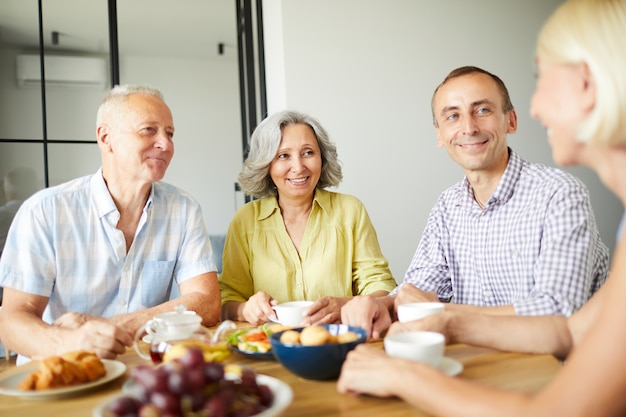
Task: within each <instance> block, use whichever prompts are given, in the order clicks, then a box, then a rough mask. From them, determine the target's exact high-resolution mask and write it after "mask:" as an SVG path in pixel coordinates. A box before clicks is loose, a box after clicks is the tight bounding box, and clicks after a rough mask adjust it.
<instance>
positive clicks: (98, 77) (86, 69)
mask: <svg viewBox="0 0 626 417" xmlns="http://www.w3.org/2000/svg"><path fill="white" fill-rule="evenodd" d="M44 60H45V61H44V63H45V71H46V72H45V78H46V86H63V87H81V86H82V87H104V85H105V83H106V80H107V70H106V62H105V60H104V58H99V57H82V56H59V55H45V56H44ZM16 67H17V68H16V69H17V71H16V73H17V84H18V86H20V87H28V86H39V85H40V84H41V66H40V63H39V55H17V56H16Z"/></svg>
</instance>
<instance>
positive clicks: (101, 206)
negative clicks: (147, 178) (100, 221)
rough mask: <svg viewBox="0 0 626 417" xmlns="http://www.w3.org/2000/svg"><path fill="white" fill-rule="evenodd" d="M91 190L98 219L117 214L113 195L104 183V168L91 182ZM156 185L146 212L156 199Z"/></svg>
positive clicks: (152, 189)
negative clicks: (113, 213)
mask: <svg viewBox="0 0 626 417" xmlns="http://www.w3.org/2000/svg"><path fill="white" fill-rule="evenodd" d="M89 186H90V188H91V195H92V196H93V200H94V202H95V207H96V210H97V212H98V217H103V216H106V215H107V214H109V213H112V212H117V211H118V210H117V206H116V205H115V202H114V201H113V197H111V193H110V192H109V189H108V188H107V185H106V183H105V182H104V177H103V176H102V167H100V169H98V172H96V173H95V174H94V175H93V176H92V177H91V180H90V184H89ZM154 192H155V188H154V184H152V188H151V189H150V195H149V196H148V201H147V202H146V205H145V207H144V211H146V210H147V209H148V208H149V207H150V206H151V205H152V200H153V198H154Z"/></svg>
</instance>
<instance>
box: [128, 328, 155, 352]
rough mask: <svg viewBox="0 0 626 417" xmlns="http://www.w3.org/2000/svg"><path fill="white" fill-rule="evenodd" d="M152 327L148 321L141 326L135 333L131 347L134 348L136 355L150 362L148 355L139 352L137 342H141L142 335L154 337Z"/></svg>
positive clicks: (139, 348)
mask: <svg viewBox="0 0 626 417" xmlns="http://www.w3.org/2000/svg"><path fill="white" fill-rule="evenodd" d="M152 325H153V321H152V320H150V321H148V322H147V323H146V324H144V325H143V326H141V327H140V328H139V329H138V330H137V332H136V333H135V339H134V340H133V347H134V348H135V351H136V352H137V354H138V355H139V356H141V357H142V358H144V359H147V360H151V358H150V355H148V354H147V353H145V352H144V351H143V350H141V347H140V346H139V340H141V338H142V336H143V334H144V333H147V334H149V335H152V336H153V337H154V329H153V328H152Z"/></svg>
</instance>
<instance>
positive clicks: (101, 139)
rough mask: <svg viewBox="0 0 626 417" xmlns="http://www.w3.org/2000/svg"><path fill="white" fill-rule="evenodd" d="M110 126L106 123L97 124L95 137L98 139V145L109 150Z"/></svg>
mask: <svg viewBox="0 0 626 417" xmlns="http://www.w3.org/2000/svg"><path fill="white" fill-rule="evenodd" d="M109 131H110V128H109V126H108V125H104V124H103V125H98V127H96V138H97V141H98V146H100V148H102V149H103V150H105V151H110V150H111V140H110V136H109Z"/></svg>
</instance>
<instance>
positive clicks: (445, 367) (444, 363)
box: [437, 356, 463, 376]
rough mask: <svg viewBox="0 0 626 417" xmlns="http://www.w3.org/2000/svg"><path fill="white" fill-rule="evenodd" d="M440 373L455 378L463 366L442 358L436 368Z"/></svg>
mask: <svg viewBox="0 0 626 417" xmlns="http://www.w3.org/2000/svg"><path fill="white" fill-rule="evenodd" d="M437 369H439V370H440V371H441V372H443V373H444V374H447V375H450V376H456V375H458V374H460V373H461V372H462V371H463V364H462V363H461V362H459V361H456V360H454V359H452V358H447V357H445V356H444V357H443V358H442V359H441V362H440V363H439V366H438V367H437Z"/></svg>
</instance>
